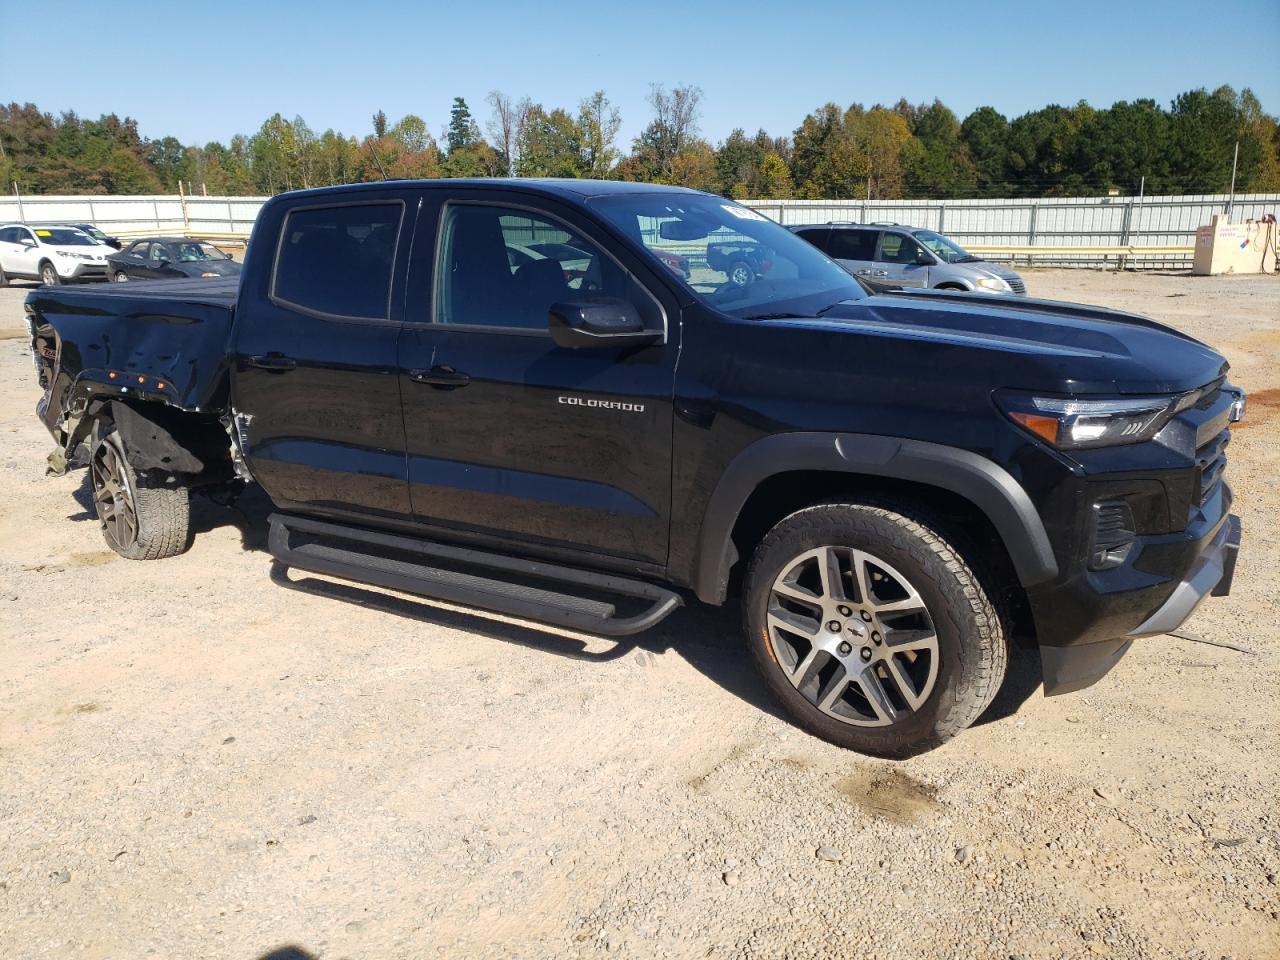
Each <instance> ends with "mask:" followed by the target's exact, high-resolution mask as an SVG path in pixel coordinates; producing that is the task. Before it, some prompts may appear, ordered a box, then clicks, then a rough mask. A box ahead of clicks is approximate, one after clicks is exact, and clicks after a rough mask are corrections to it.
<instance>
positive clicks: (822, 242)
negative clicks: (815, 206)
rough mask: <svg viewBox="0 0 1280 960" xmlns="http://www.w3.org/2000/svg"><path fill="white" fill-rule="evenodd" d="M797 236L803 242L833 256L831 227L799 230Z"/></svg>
mask: <svg viewBox="0 0 1280 960" xmlns="http://www.w3.org/2000/svg"><path fill="white" fill-rule="evenodd" d="M796 236H797V237H799V238H800V239H802V240H805V241H807V242H809V243H812V244H813V245H814V246H815V247H817V248H818V249H819V250H821V251H822V252H823V253H825V254H826V255H827V256H829V257H830V256H833V254H832V253H831V228H830V227H814V228H813V229H811V230H797V231H796Z"/></svg>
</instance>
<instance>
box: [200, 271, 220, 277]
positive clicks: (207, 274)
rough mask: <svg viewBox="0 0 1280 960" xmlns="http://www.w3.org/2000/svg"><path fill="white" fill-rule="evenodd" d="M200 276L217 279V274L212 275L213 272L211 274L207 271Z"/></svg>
mask: <svg viewBox="0 0 1280 960" xmlns="http://www.w3.org/2000/svg"><path fill="white" fill-rule="evenodd" d="M200 276H202V277H216V276H217V274H216V273H212V272H210V271H208V270H206V271H205V272H204V273H202V274H200Z"/></svg>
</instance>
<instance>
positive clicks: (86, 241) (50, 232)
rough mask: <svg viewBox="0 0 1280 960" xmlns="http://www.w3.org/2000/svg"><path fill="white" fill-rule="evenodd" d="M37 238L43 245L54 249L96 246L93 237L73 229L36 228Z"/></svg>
mask: <svg viewBox="0 0 1280 960" xmlns="http://www.w3.org/2000/svg"><path fill="white" fill-rule="evenodd" d="M36 236H37V237H39V238H40V242H41V243H47V244H49V245H50V246H54V247H92V246H96V244H95V242H94V241H93V239H92V238H91V237H88V236H86V235H85V234H83V233H81V232H80V231H79V230H75V229H73V228H72V227H36Z"/></svg>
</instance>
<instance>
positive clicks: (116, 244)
mask: <svg viewBox="0 0 1280 960" xmlns="http://www.w3.org/2000/svg"><path fill="white" fill-rule="evenodd" d="M66 226H68V227H75V228H76V229H77V230H79V231H80V232H81V233H87V234H88V235H89V236H91V237H93V239H95V240H97V241H98V242H99V243H102V244H105V245H106V246H108V247H111V248H112V249H113V250H119V249H120V246H121V243H120V239H119V238H118V237H109V236H107V235H106V234H105V233H103V232H102V231H101V230H99V229H98V228H97V227H95V226H94V225H93V224H92V223H68V224H66Z"/></svg>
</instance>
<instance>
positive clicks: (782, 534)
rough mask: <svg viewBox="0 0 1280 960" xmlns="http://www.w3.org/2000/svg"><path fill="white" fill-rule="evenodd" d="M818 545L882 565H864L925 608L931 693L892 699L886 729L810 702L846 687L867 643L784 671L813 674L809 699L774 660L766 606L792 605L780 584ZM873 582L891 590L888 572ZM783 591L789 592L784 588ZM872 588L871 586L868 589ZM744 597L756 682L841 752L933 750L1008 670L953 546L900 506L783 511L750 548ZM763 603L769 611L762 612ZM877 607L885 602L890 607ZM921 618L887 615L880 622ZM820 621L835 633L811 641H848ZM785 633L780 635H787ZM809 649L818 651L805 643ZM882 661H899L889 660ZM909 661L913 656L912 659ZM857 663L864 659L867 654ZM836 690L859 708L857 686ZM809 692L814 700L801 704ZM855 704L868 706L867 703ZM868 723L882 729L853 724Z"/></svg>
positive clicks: (887, 646) (981, 597)
mask: <svg viewBox="0 0 1280 960" xmlns="http://www.w3.org/2000/svg"><path fill="white" fill-rule="evenodd" d="M827 546H834V547H836V548H837V549H838V550H844V549H846V548H848V550H849V553H850V556H851V557H856V556H859V555H861V556H863V557H864V558H869V559H870V560H874V561H880V562H881V563H883V564H885V566H884V567H883V568H878V567H876V566H874V565H872V566H871V567H869V568H865V569H869V570H872V571H877V570H880V569H886V570H892V571H893V574H895V575H897V576H899V577H902V578H904V580H905V581H909V582H908V590H912V591H914V596H915V597H916V598H917V599H918V600H919V601H921V603H922V605H923V607H922V609H923V611H924V614H925V616H927V617H928V618H929V620H928V621H926V622H927V623H929V624H930V625H931V627H930V629H931V630H932V643H933V645H934V649H933V651H932V652H931V653H928V654H925V655H924V656H928V657H933V656H936V657H937V662H936V666H934V665H933V664H932V663H930V664H927V665H925V666H923V667H922V668H921V669H922V670H924V671H925V672H926V673H928V676H929V678H930V679H929V681H928V682H929V683H930V684H931V688H929V689H928V692H927V693H926V692H925V689H926V685H925V684H924V683H921V684H920V687H919V689H918V690H916V691H915V692H916V693H917V694H918V695H919V704H918V706H916V707H915V708H914V709H912V708H911V706H910V704H909V703H908V702H907V701H906V700H905V699H904V698H902V697H899V698H898V699H899V700H901V702H902V704H903V705H904V707H905V709H903V710H901V711H900V712H899V715H897V716H896V718H895V719H893V720H891V721H885V720H883V719H882V718H879V717H875V718H868V719H867V720H854V721H852V722H851V721H850V720H848V719H841V718H840V717H837V716H833V715H832V713H831V712H830V711H825V712H824V710H822V709H820V707H819V706H818V705H817V702H816V701H818V700H821V701H823V702H827V700H826V697H825V696H824V695H823V693H822V691H825V690H828V689H835V686H838V685H839V684H838V683H836V684H835V685H834V686H827V684H832V683H833V681H832V679H831V678H832V677H835V678H836V679H837V680H843V682H845V683H848V680H847V679H845V678H846V673H845V672H843V671H846V670H849V671H855V670H858V669H860V668H859V666H858V662H859V653H861V654H863V655H865V654H867V652H868V650H871V649H872V647H871V645H870V640H869V639H867V640H859V639H853V641H852V643H853V652H852V653H851V654H849V656H848V660H846V661H837V660H836V659H835V657H834V655H833V654H826V653H823V654H820V655H819V658H818V660H815V661H813V662H812V664H811V665H810V667H809V668H808V671H804V670H801V669H800V668H799V667H796V666H795V664H794V663H793V664H792V667H793V669H792V671H791V673H792V675H799V674H801V673H806V674H807V675H812V676H813V680H812V682H811V683H809V684H807V686H808V689H809V691H810V692H809V694H808V695H806V694H805V693H803V692H802V688H804V687H806V684H805V683H804V682H800V681H797V682H793V681H792V680H791V679H788V670H787V668H786V667H784V665H783V663H782V662H781V661H780V660H779V654H778V652H777V650H776V649H775V643H774V641H773V640H772V639H771V634H770V630H771V629H775V630H776V621H774V624H775V625H774V626H772V627H771V625H770V611H771V610H773V612H774V613H775V614H776V613H777V604H778V603H779V602H782V603H784V604H785V603H787V602H789V601H788V599H787V598H786V597H785V596H783V595H782V594H775V592H774V591H775V588H778V587H779V584H780V583H782V582H783V581H781V580H780V579H779V578H782V577H783V576H784V574H787V572H788V571H789V570H795V569H799V567H796V566H793V565H794V564H795V563H796V561H797V559H798V558H802V557H803V556H804V555H805V554H806V552H808V551H818V550H820V549H822V548H824V547H827ZM854 551H860V552H863V553H861V554H859V553H855V552H854ZM787 575H788V576H789V575H790V574H787ZM845 576H846V574H845V573H841V577H842V582H849V583H851V582H852V577H853V576H856V574H852V573H850V574H847V576H848V577H849V578H850V579H849V580H848V581H844V579H843V578H844V577H845ZM872 576H875V577H879V574H878V573H875V574H872V575H870V576H867V578H866V579H867V582H871V579H872ZM879 579H881V580H884V581H885V582H886V583H890V584H891V583H892V582H893V577H892V576H889V577H888V578H887V579H886V578H884V577H879ZM797 582H798V581H797ZM824 582H825V581H824ZM787 583H788V584H790V582H789V581H788V582H787ZM874 590H875V588H874V587H873V592H874ZM856 591H857V588H856V587H853V588H852V591H850V592H846V593H845V594H843V595H845V596H854V595H855V594H856ZM743 592H744V597H743V602H744V605H745V611H744V622H745V623H746V625H747V645H748V647H749V648H750V650H751V654H752V658H753V659H754V661H755V663H756V666H757V668H758V669H759V670H760V671H761V673H762V674H763V676H764V679H765V682H766V683H767V684H768V685H769V687H770V689H771V690H772V691H773V693H774V694H775V695H776V696H777V697H778V699H779V700H780V701H781V702H782V705H783V706H784V707H785V708H786V709H787V711H788V712H789V713H790V714H791V715H792V716H793V717H794V718H795V719H796V721H797V722H798V723H799V724H800V725H801V726H802V727H804V728H805V729H806V730H808V731H809V732H811V733H813V734H815V735H816V736H819V737H821V738H822V739H824V740H827V741H830V742H831V743H834V744H836V745H838V746H841V747H846V748H848V749H850V750H856V751H858V752H860V753H867V754H872V755H875V756H881V757H891V758H898V759H901V758H904V757H909V756H912V755H914V754H917V753H921V752H923V751H925V750H929V749H932V748H933V747H936V746H938V745H939V744H941V743H943V742H945V741H946V740H949V739H950V738H951V737H954V736H955V735H956V734H957V733H959V732H960V731H962V730H964V729H965V728H967V727H968V726H970V725H971V724H972V723H973V722H974V721H975V720H977V719H978V717H979V716H980V715H981V714H982V712H983V710H985V709H986V708H987V706H988V705H989V704H990V703H991V701H992V699H994V697H995V695H996V693H997V692H998V691H999V689H1000V685H1001V683H1002V682H1003V680H1004V674H1005V669H1006V667H1007V664H1008V641H1007V638H1006V634H1005V630H1004V626H1003V624H1002V621H1001V618H1000V617H999V615H998V614H997V612H996V609H995V607H994V605H993V603H992V601H991V599H990V596H989V595H988V592H987V591H986V590H985V589H984V588H983V585H982V583H981V582H980V580H979V578H978V577H977V575H976V574H975V573H974V571H973V570H972V569H971V567H970V566H969V564H968V563H967V562H966V561H965V559H964V557H963V556H962V555H961V554H960V553H959V552H958V551H957V550H956V548H955V547H953V546H952V544H951V543H949V542H948V541H947V540H946V539H945V538H944V537H943V536H942V535H941V534H940V533H939V532H938V530H936V529H934V528H933V527H931V526H930V525H928V524H927V523H926V522H925V521H923V520H922V519H921V518H920V517H918V516H915V515H914V514H913V511H912V510H911V509H910V508H909V507H906V506H899V505H892V504H884V505H875V504H863V503H826V504H820V505H817V506H813V507H807V508H805V509H803V510H800V511H797V512H796V513H793V514H791V515H790V516H789V517H786V518H785V519H784V520H782V521H781V522H780V523H778V524H777V525H776V526H775V527H774V528H773V529H772V530H771V531H769V533H768V535H767V536H766V537H765V538H764V540H763V541H762V542H761V543H760V545H759V547H758V548H757V549H756V551H755V555H754V557H753V559H752V561H751V565H750V567H749V569H748V572H747V577H746V583H745V588H744V591H743ZM847 602H848V604H849V605H850V606H851V607H852V608H853V610H852V611H851V614H852V615H851V617H850V621H849V623H848V624H847V625H846V626H847V629H848V630H850V631H852V630H856V629H858V628H860V627H862V626H863V624H861V623H859V622H858V621H859V617H858V612H859V611H858V607H859V604H860V603H861V601H860V600H850V601H847ZM875 602H881V601H879V600H876V601H875ZM771 604H773V605H774V606H772V607H771ZM885 605H886V606H891V605H892V601H890V602H889V603H887V604H885ZM841 609H842V610H843V607H841ZM918 615H919V614H896V613H886V614H885V616H886V617H887V618H888V617H895V616H918ZM863 619H865V618H863ZM818 620H819V631H821V630H823V629H829V630H832V631H833V632H832V633H831V634H826V633H820V632H819V633H817V634H815V638H817V639H820V641H822V642H830V641H832V640H833V639H834V640H842V639H843V638H844V637H845V634H844V633H843V632H841V631H840V630H836V629H835V628H836V627H837V626H838V624H837V623H836V622H834V621H833V622H832V623H830V624H824V623H823V622H822V621H823V614H818ZM879 622H880V621H879V620H878V619H876V620H875V623H879ZM885 622H886V623H888V622H890V621H889V620H886V621H885ZM899 622H901V621H899ZM866 626H867V627H870V626H872V623H870V622H868V623H867V624H866ZM880 629H881V630H885V643H884V645H883V646H880V645H881V643H882V641H881V640H880V639H879V637H880V634H879V633H875V634H870V635H869V636H874V637H876V638H877V639H876V640H875V644H876V646H877V647H879V651H874V650H873V653H872V656H881V655H884V652H885V651H890V650H891V649H892V650H896V649H898V648H897V647H895V646H893V644H894V643H895V641H891V640H888V637H889V635H890V633H894V634H896V632H897V630H896V628H895V629H893V630H886V629H885V627H884V626H881V627H880ZM926 632H928V631H914V632H913V635H915V634H924V633H926ZM783 635H784V636H785V635H786V633H785V631H784V633H783ZM862 635H864V636H866V634H862ZM850 636H852V634H850ZM904 636H905V632H904ZM861 643H866V644H868V646H867V647H866V648H863V649H861V650H860V651H859V649H858V645H859V644H861ZM818 645H819V644H818V643H815V644H814V647H815V648H816V647H817V646H818ZM847 646H849V644H848V643H841V644H840V648H841V650H842V651H843V648H844V647H847ZM784 649H785V648H784ZM844 652H845V653H849V652H848V651H844ZM887 655H888V656H890V657H894V656H897V657H901V656H903V655H902V654H895V653H888V654H887ZM909 656H911V657H912V659H913V660H914V659H915V657H916V656H917V654H915V653H912V654H910V655H909ZM823 658H826V662H827V664H828V665H829V666H828V667H827V668H826V669H827V670H828V673H827V674H826V676H827V678H828V679H827V680H822V681H820V679H819V677H818V675H817V674H816V673H814V672H813V671H814V669H815V666H816V664H817V663H819V662H821V660H822V659H823ZM861 659H862V660H864V661H865V660H866V657H865V656H863V657H862V658H861ZM922 660H923V657H922ZM805 662H806V663H808V662H810V661H807V660H806V661H805ZM874 666H875V664H874V663H872V664H868V667H869V668H870V667H874ZM907 669H909V670H911V669H915V666H914V664H908V665H907ZM930 671H931V672H930ZM856 682H857V681H856V678H855V683H856ZM845 691H846V692H845V693H844V694H843V695H842V698H841V699H843V700H849V701H852V702H853V703H854V704H855V705H856V703H858V702H860V701H859V700H858V698H859V697H861V687H860V686H848V687H846V688H845ZM849 691H852V693H850V692H849ZM810 696H813V697H814V700H811V699H809V697H810ZM864 699H865V702H866V704H867V705H868V708H869V707H870V698H864ZM834 709H838V710H842V711H847V712H848V713H849V714H850V715H851V716H854V717H857V716H858V714H857V713H856V711H855V709H854V708H853V707H850V706H849V705H848V703H842V702H839V701H837V702H836V704H835V705H834ZM876 713H877V714H878V713H879V711H876ZM868 722H871V723H882V724H883V725H879V726H872V725H859V724H860V723H868Z"/></svg>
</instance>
